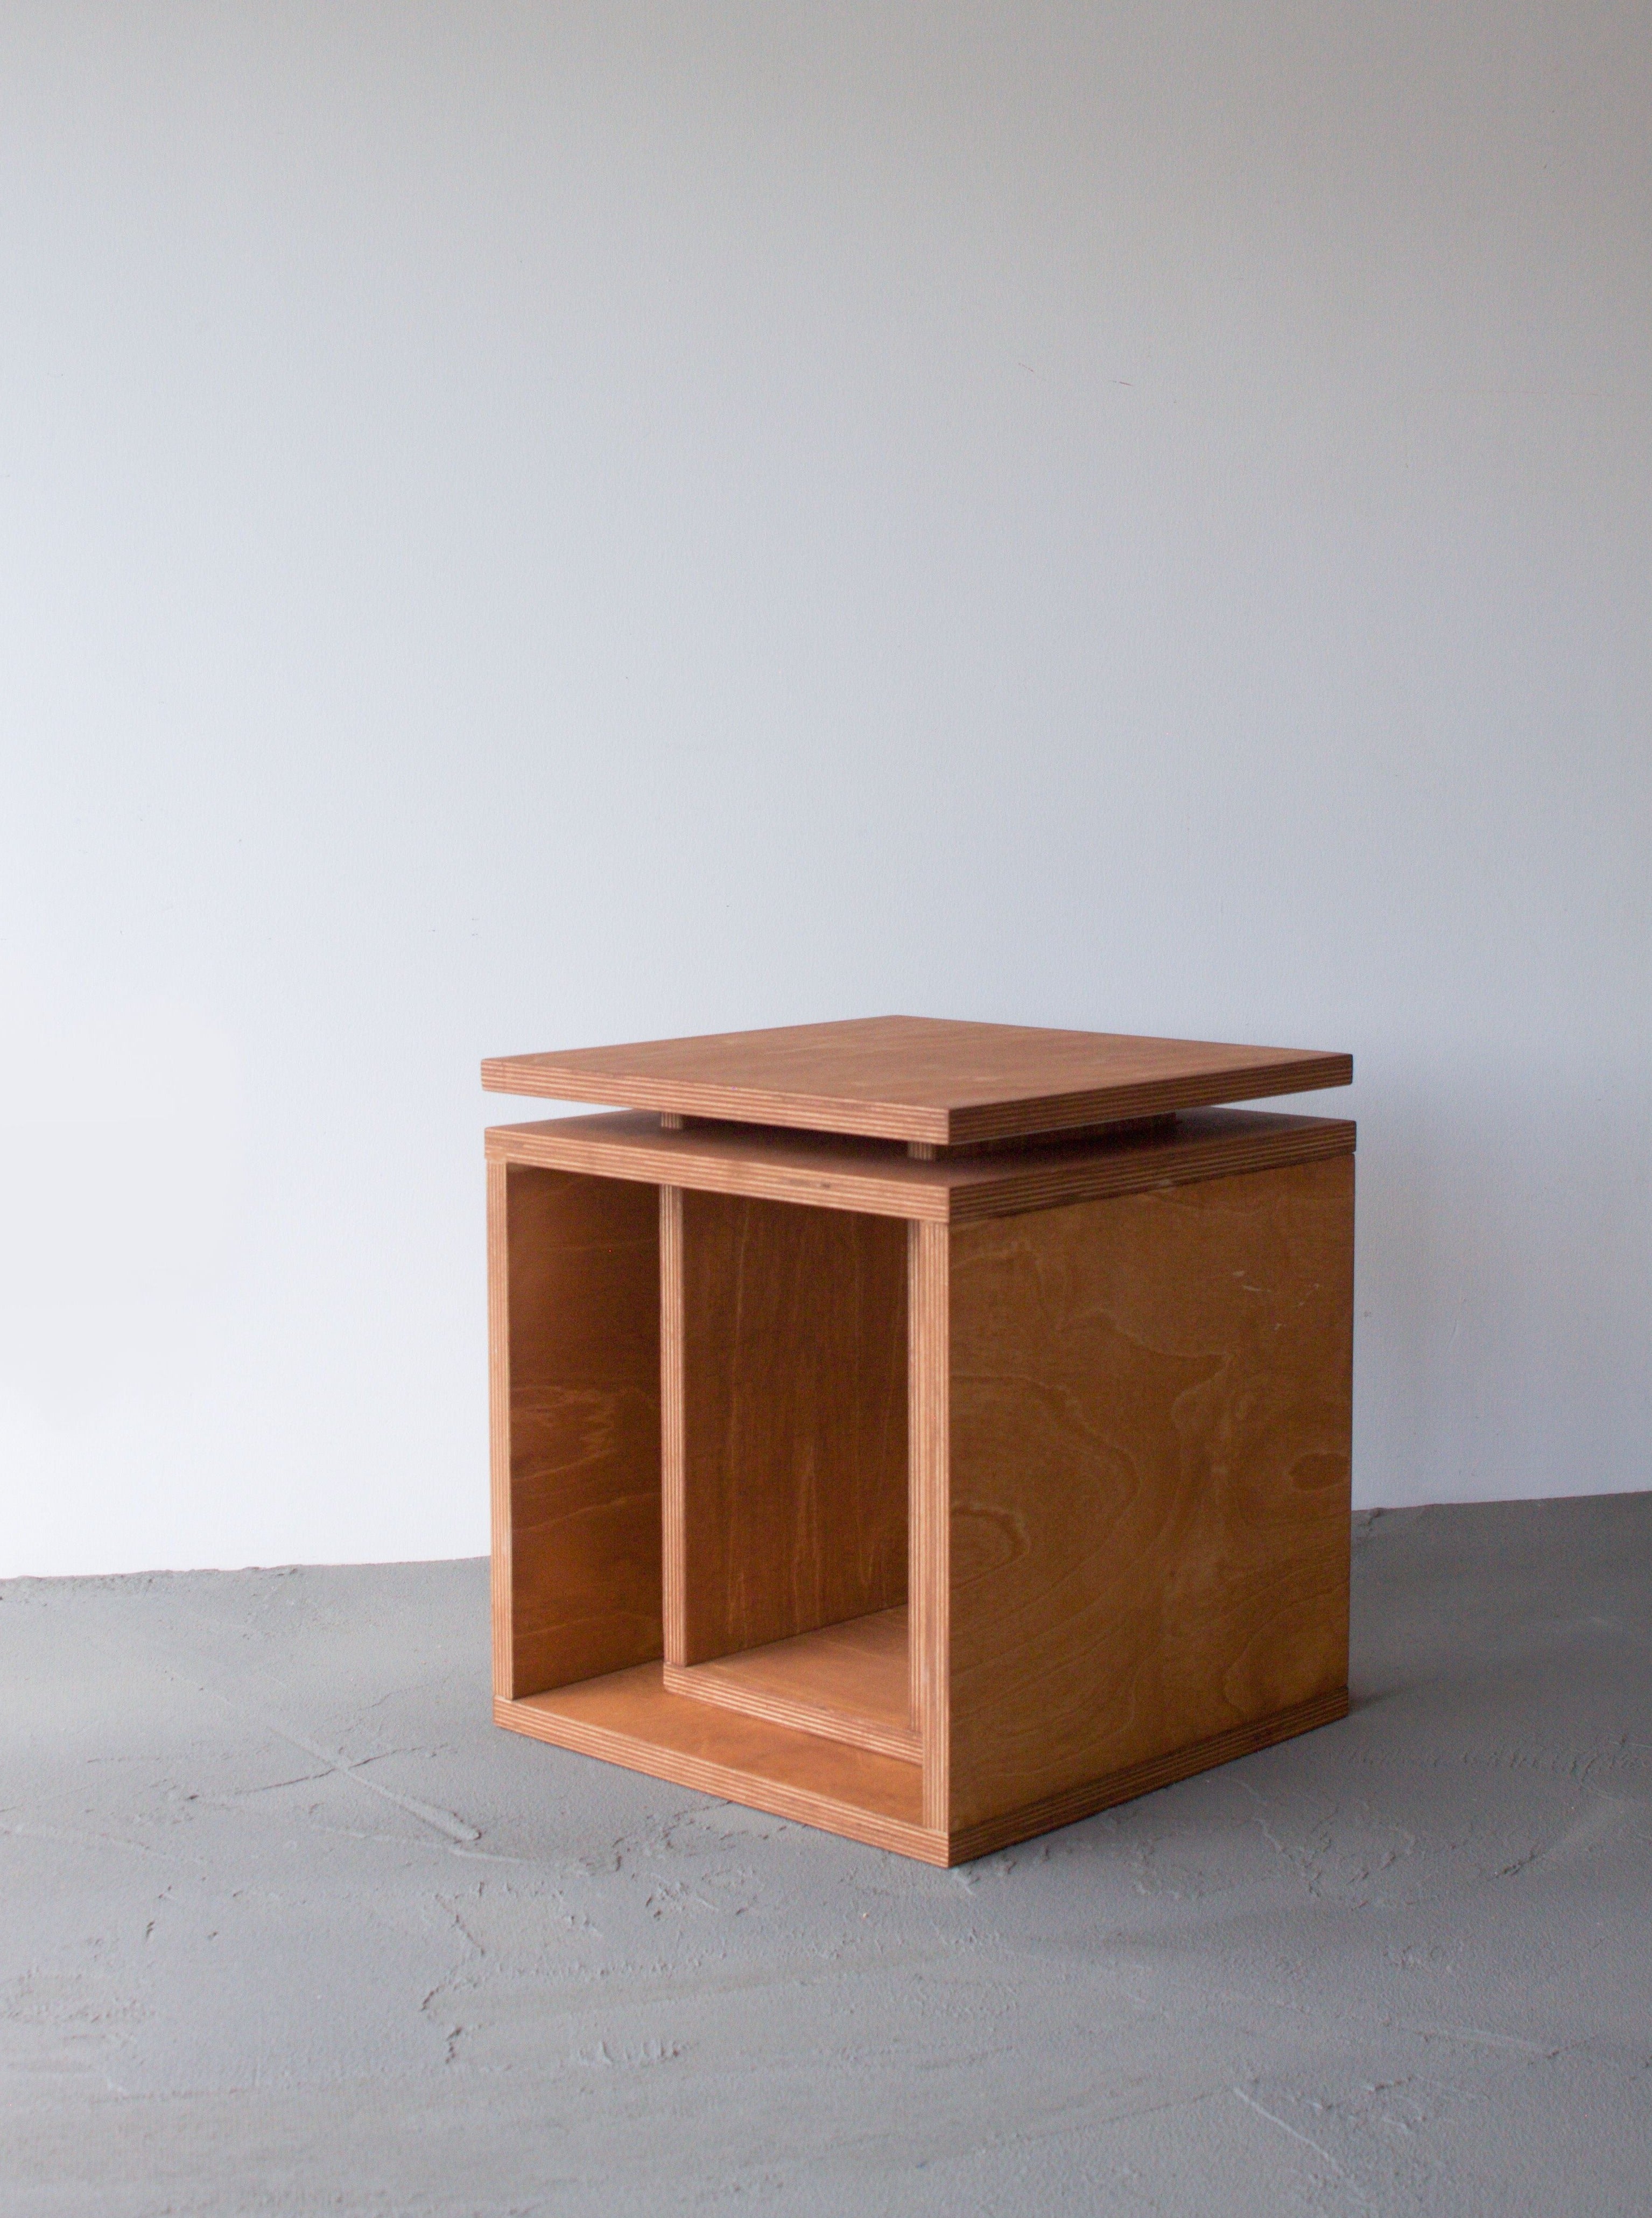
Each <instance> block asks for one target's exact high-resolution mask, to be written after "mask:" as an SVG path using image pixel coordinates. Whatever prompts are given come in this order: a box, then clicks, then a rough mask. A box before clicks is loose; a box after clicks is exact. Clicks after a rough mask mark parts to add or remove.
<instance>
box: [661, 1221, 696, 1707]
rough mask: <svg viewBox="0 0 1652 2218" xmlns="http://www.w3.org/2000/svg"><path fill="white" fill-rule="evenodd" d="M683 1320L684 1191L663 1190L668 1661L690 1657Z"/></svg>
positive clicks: (664, 1571)
mask: <svg viewBox="0 0 1652 2218" xmlns="http://www.w3.org/2000/svg"><path fill="white" fill-rule="evenodd" d="M683 1368H684V1315H683V1189H682V1187H681V1186H661V1187H660V1189H659V1506H660V1518H661V1532H660V1545H661V1564H660V1577H661V1595H660V1605H661V1615H662V1619H663V1622H664V1630H665V1661H666V1663H687V1662H688V1660H689V1657H688V1584H687V1582H688V1493H687V1488H688V1473H687V1437H688V1436H687V1426H686V1422H685V1402H684V1376H683Z"/></svg>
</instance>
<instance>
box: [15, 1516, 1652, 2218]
mask: <svg viewBox="0 0 1652 2218" xmlns="http://www.w3.org/2000/svg"><path fill="white" fill-rule="evenodd" d="M1355 1610H1356V1614H1355V1670H1354V1699H1355V1710H1354V1713H1353V1715H1352V1718H1351V1719H1349V1720H1348V1721H1347V1722H1346V1724H1343V1725H1333V1726H1330V1727H1327V1729H1326V1730H1324V1731H1323V1732H1317V1733H1314V1734H1311V1735H1309V1736H1308V1737H1307V1738H1304V1739H1302V1740H1298V1741H1295V1742H1291V1743H1289V1744H1286V1745H1285V1746H1284V1747H1282V1748H1277V1749H1272V1750H1267V1751H1265V1753H1263V1754H1261V1755H1259V1756H1250V1757H1248V1758H1247V1759H1246V1760H1245V1761H1243V1762H1242V1763H1234V1764H1231V1765H1229V1766H1228V1767H1227V1768H1226V1769H1223V1770H1222V1771H1219V1772H1213V1773H1210V1774H1207V1775H1205V1776H1204V1777H1203V1778H1200V1779H1196V1780H1191V1781H1185V1783H1183V1784H1182V1785H1180V1786H1177V1787H1169V1788H1167V1789H1166V1790H1165V1791H1164V1792H1163V1793H1160V1794H1154V1795H1152V1796H1149V1797H1148V1798H1147V1799H1146V1800H1142V1801H1140V1802H1136V1803H1133V1804H1130V1805H1129V1806H1126V1807H1123V1808H1122V1809H1118V1810H1114V1811H1111V1812H1107V1813H1106V1814H1104V1816H1101V1817H1098V1818H1092V1819H1090V1820H1088V1821H1087V1822H1086V1823H1085V1824H1083V1825H1074V1826H1071V1827H1069V1828H1068V1829H1067V1831H1063V1832H1061V1833H1057V1834H1053V1835H1051V1836H1049V1837H1047V1838H1046V1839H1044V1840H1043V1841H1041V1842H1037V1843H1033V1844H1031V1845H1030V1846H1028V1847H1026V1848H1023V1849H1015V1850H1013V1851H1012V1852H1010V1853H1008V1854H1006V1855H1003V1856H993V1857H990V1858H988V1859H987V1860H986V1861H985V1862H981V1863H979V1864H976V1865H974V1866H971V1867H968V1868H964V1869H962V1870H960V1871H956V1872H950V1873H944V1872H936V1871H931V1870H927V1869H925V1868H921V1867H919V1866H918V1865H914V1864H909V1863H906V1862H901V1861H900V1860H898V1859H896V1858H894V1857H891V1856H882V1855H880V1854H879V1853H877V1852H876V1851H875V1850H873V1849H862V1848H857V1847H854V1846H851V1844H849V1843H845V1842H842V1841H837V1840H833V1839H831V1838H828V1837H826V1836H825V1835H823V1834H820V1833H816V1832H812V1831H809V1830H807V1828H805V1827H801V1826H797V1825H784V1824H782V1823H781V1822H779V1821H778V1820H777V1819H774V1818H764V1817H760V1816H758V1815H756V1814H754V1813H752V1812H747V1811H743V1810H737V1809H732V1808H730V1807H728V1806H725V1805H723V1804H721V1803H717V1802H710V1801H706V1800H702V1799H701V1798H699V1797H697V1796H695V1795H692V1794H685V1793H684V1792H682V1791H681V1790H679V1789H678V1788H676V1787H668V1786H665V1785H662V1784H660V1783H659V1782H657V1781H652V1780H647V1779H642V1778H638V1777H634V1776H633V1775H630V1774H628V1773H625V1772H621V1771H616V1770H612V1769H609V1768H607V1767H605V1766H603V1765H599V1764H597V1763H591V1762H588V1761H586V1760H585V1759H584V1758H581V1757H579V1756H565V1755H561V1754H560V1753H558V1752H555V1751H554V1750H548V1749H543V1748H540V1747H537V1746H535V1745H533V1744H529V1743H528V1742H526V1741H523V1740H520V1739H518V1738H516V1737H514V1736H512V1735H509V1734H505V1733H501V1732H496V1731H495V1730H494V1729H493V1728H492V1725H490V1724H489V1723H488V1722H487V1707H486V1699H487V1698H486V1672H487V1639H486V1578H485V1572H484V1566H483V1565H482V1564H479V1563H461V1564H424V1565H410V1566H393V1567H389V1568H381V1569H372V1570H331V1571H248V1572H239V1573H228V1574H189V1575H172V1576H158V1577H148V1578H131V1579H88V1580H67V1581H53V1582H46V1581H17V1582H14V1583H10V1584H8V1585H5V1586H3V1587H0V1685H3V1693H4V1701H3V1706H0V1707H3V1717H0V2211H3V2213H4V2214H5V2218H37V2214H39V2218H45V2215H46V2214H52V2218H57V2214H59V2213H61V2214H65V2218H68V2214H74V2218H103V2214H109V2218H161V2214H170V2213H177V2214H183V2213H189V2214H196V2213H201V2214H212V2218H225V2214H234V2213H240V2212H250V2213H251V2212H257V2213H281V2214H288V2213H306V2214H307V2213H312V2212H315V2213H321V2212H328V2213H337V2212H342V2213H373V2214H379V2213H396V2214H400V2213H416V2212H442V2213H453V2214H467V2215H468V2214H474V2218H505V2215H506V2214H526V2213H530V2212H546V2213H558V2214H560V2213H567V2214H572V2215H573V2218H580V2215H581V2214H585V2213H590V2214H592V2215H593V2218H595V2214H597V2213H602V2214H603V2218H614V2214H627V2213H631V2212H639V2213H643V2212H646V2213H653V2212H662V2213H663V2212H675V2211H713V2212H716V2211H724V2210H727V2211H753V2212H762V2213H783V2214H788V2218H790V2214H803V2213H808V2214H815V2213H833V2214H836V2213H857V2214H861V2213H864V2214H868V2218H878V2214H884V2213H888V2214H891V2218H894V2214H902V2218H905V2214H909V2213H925V2214H927V2213H935V2214H942V2213H945V2214H948V2218H955V2215H956V2214H968V2213H975V2212H982V2213H993V2214H1000V2213H1004V2214H1007V2213H1023V2212H1025V2213H1038V2214H1040V2218H1043V2214H1049V2213H1055V2212H1067V2211H1075V2212H1084V2211H1105V2212H1112V2211H1117V2212H1120V2213H1141V2212H1146V2211H1163V2212H1174V2213H1188V2214H1198V2218H1213V2214H1227V2213H1243V2214H1249V2213H1257V2214H1265V2218H1282V2214H1288V2213H1293V2212H1321V2213H1327V2214H1343V2213H1348V2214H1353V2213H1369V2212H1373V2211H1375V2212H1411V2211H1416V2212H1426V2213H1429V2214H1431V2218H1442V2214H1452V2213H1458V2212H1462V2213H1474V2214H1482V2213H1487V2212H1494V2213H1496V2214H1498V2218H1513V2214H1517V2213H1526V2212H1530V2213H1532V2214H1535V2215H1536V2218H1556V2214H1563V2213H1571V2212H1577V2213H1588V2214H1590V2218H1602V2215H1603V2214H1610V2213H1617V2212H1646V2211H1649V2210H1652V1800H1649V1796H1652V1495H1638V1496H1618V1497H1615V1498H1613V1497H1605V1498H1599V1499H1595V1500H1592V1501H1585V1502H1556V1503H1549V1504H1523V1505H1508V1506H1501V1507H1497V1508H1492V1509H1434V1510H1424V1511H1407V1512H1395V1513H1389V1514H1388V1515H1381V1516H1378V1517H1376V1518H1372V1519H1366V1520H1363V1521H1361V1523H1360V1527H1359V1530H1358V1538H1357V1542H1356V1548H1355Z"/></svg>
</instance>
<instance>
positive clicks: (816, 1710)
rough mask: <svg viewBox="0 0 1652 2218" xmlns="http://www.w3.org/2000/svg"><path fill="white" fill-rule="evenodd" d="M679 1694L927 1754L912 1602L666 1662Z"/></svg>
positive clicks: (880, 1746) (865, 1743) (899, 1751)
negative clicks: (915, 1683)
mask: <svg viewBox="0 0 1652 2218" xmlns="http://www.w3.org/2000/svg"><path fill="white" fill-rule="evenodd" d="M665 1685H666V1687H667V1688H668V1689H669V1690H670V1692H671V1693H672V1694H688V1695H691V1696H692V1697H693V1698H694V1699H695V1700H696V1701H702V1702H715V1703H718V1704H719V1705H721V1707H723V1708H724V1709H730V1710H740V1711H742V1712H744V1713H745V1714H746V1716H747V1717H752V1718H765V1719H768V1721H769V1722H770V1724H771V1725H790V1726H792V1727H794V1728H795V1730H796V1731H798V1732H809V1733H818V1734H820V1736H821V1737H822V1738H825V1739H826V1740H839V1741H846V1742H847V1743H848V1744H849V1745H850V1746H851V1748H865V1749H871V1750H875V1752H876V1753H877V1754H879V1755H880V1756H899V1757H900V1758H902V1759H903V1760H904V1761H906V1763H919V1761H920V1760H921V1758H922V1754H923V1749H922V1744H921V1743H920V1741H919V1736H918V1732H917V1730H916V1728H915V1726H914V1725H913V1712H912V1662H911V1640H910V1632H909V1626H908V1620H907V1612H906V1604H905V1603H904V1602H902V1603H901V1604H900V1606H899V1607H898V1608H894V1609H880V1610H874V1611H873V1612H872V1613H871V1614H869V1615H868V1616H865V1617H851V1618H846V1619H845V1620H844V1621H843V1622H842V1623H841V1624H838V1625H823V1626H820V1627H819V1628H818V1629H817V1630H816V1631H814V1632H813V1633H797V1634H795V1635H794V1636H793V1638H792V1639H789V1640H771V1641H770V1642H769V1643H768V1644H767V1645H766V1646H764V1647H762V1648H747V1649H743V1650H741V1651H739V1652H738V1653H737V1654H735V1655H733V1656H720V1657H717V1658H716V1659H715V1661H714V1662H712V1663H691V1664H687V1665H684V1664H676V1663H668V1664H666V1666H665Z"/></svg>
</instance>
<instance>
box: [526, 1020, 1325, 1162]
mask: <svg viewBox="0 0 1652 2218" xmlns="http://www.w3.org/2000/svg"><path fill="white" fill-rule="evenodd" d="M1352 1077H1353V1058H1352V1056H1347V1055H1336V1054H1329V1053H1326V1052H1324V1051H1321V1050H1317V1049H1312V1048H1280V1047H1240V1046H1234V1045H1232V1044H1227V1043H1224V1042H1221V1041H1214V1040H1177V1039H1154V1038H1137V1037H1135V1036H1134V1035H1132V1034H1130V1033H1128V1032H1056V1031H1050V1030H1046V1029H1044V1028H1043V1027H1040V1026H1036V1025H982V1024H965V1023H955V1022H953V1021H951V1020H950V1019H944V1018H937V1017H857V1018H851V1019H846V1020H845V1021H843V1022H841V1023H838V1024H825V1025H777V1026H775V1027H774V1028H773V1029H771V1030H768V1031H763V1032H710V1033H707V1034H704V1035H702V1036H701V1037H699V1038H692V1039H671V1040H640V1041H637V1042H634V1043H633V1044H630V1045H628V1046H622V1047H586V1048H572V1049H569V1050H566V1051H564V1052H560V1053H550V1054H541V1055H515V1056H492V1057H491V1058H490V1059H489V1060H488V1061H487V1062H486V1063H483V1065H482V1083H483V1085H484V1086H485V1087H488V1088H489V1089H490V1090H491V1091H492V1092H493V1093H496V1094H535V1095H544V1096H548V1097H549V1098H550V1099H552V1100H560V1101H600V1102H609V1103H614V1104H616V1105H618V1106H621V1107H623V1108H628V1109H652V1110H657V1111H659V1112H661V1113H662V1114H664V1115H668V1116H687V1117H711V1118H730V1119H733V1120H735V1121H737V1122H739V1123H744V1124H778V1125H784V1126H788V1127H789V1128H791V1129H793V1130H796V1131H814V1132H850V1133H857V1134H860V1135H862V1136H863V1137H867V1138H873V1139H889V1140H908V1141H912V1140H916V1141H919V1142H927V1143H930V1144H931V1145H933V1146H939V1147H957V1146H960V1145H962V1144H965V1143H968V1142H972V1141H981V1140H997V1139H1006V1138H1012V1137H1028V1136H1031V1135H1034V1134H1036V1133H1040V1132H1059V1131H1072V1130H1073V1129H1075V1128H1077V1127H1080V1126H1084V1125H1094V1124H1110V1123H1115V1122H1118V1121H1121V1120H1123V1119H1124V1118H1136V1117H1154V1116H1160V1115H1163V1114H1165V1113H1166V1112H1172V1111H1174V1110H1178V1109H1194V1108H1205V1107H1210V1106H1213V1105H1215V1104H1217V1103H1222V1102H1233V1101H1255V1100H1261V1099H1263V1098H1264V1097H1265V1096H1266V1095H1269V1094H1305V1093H1308V1092H1309V1091H1312V1090H1315V1089H1316V1088H1318V1087H1326V1086H1346V1085H1347V1084H1348V1083H1349V1081H1351V1080H1352Z"/></svg>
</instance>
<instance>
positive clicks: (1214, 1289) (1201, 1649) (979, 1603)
mask: <svg viewBox="0 0 1652 2218" xmlns="http://www.w3.org/2000/svg"><path fill="white" fill-rule="evenodd" d="M949 1237H950V1274H951V1283H950V1328H951V1347H950V1382H951V1408H950V1428H951V1441H950V1447H951V1481H950V1518H949V1533H950V1567H949V1580H948V1589H949V1594H950V1659H949V1661H950V1669H949V1674H948V1680H949V1694H950V1719H949V1721H948V1723H949V1747H950V1782H949V1784H950V1799H949V1814H948V1829H949V1831H950V1832H952V1833H954V1834H957V1835H961V1836H962V1837H966V1838H973V1837H981V1838H983V1839H985V1838H987V1837H989V1836H990V1828H991V1825H992V1822H993V1820H994V1819H996V1818H999V1817H1002V1816H1005V1815H1006V1814H1007V1813H1010V1812H1015V1811H1018V1810H1024V1809H1025V1808H1026V1807H1027V1806H1046V1805H1047V1806H1052V1807H1053V1806H1059V1805H1060V1803H1061V1797H1062V1796H1063V1795H1070V1794H1073V1793H1075V1792H1076V1791H1078V1790H1080V1789H1083V1788H1085V1787H1086V1785H1087V1784H1093V1783H1094V1782H1097V1781H1104V1780H1106V1779H1108V1778H1111V1777H1115V1776H1117V1775H1122V1774H1128V1773H1131V1772H1132V1771H1133V1770H1135V1769H1136V1768H1138V1767H1140V1766H1142V1765H1143V1764H1151V1763H1155V1762H1158V1761H1160V1759H1163V1758H1166V1757H1167V1756H1172V1755H1173V1754H1174V1752H1175V1751H1177V1750H1185V1749H1189V1748H1191V1747H1194V1746H1195V1745H1197V1744H1202V1743H1206V1742H1210V1741H1212V1740H1215V1739H1219V1738H1221V1737H1222V1736H1223V1735H1225V1734H1230V1733H1233V1732H1237V1731H1241V1730H1242V1729H1245V1728H1248V1727H1252V1726H1254V1725H1259V1723H1260V1722H1261V1721H1263V1720H1265V1719H1269V1718H1275V1717H1278V1716H1279V1715H1281V1714H1284V1713H1293V1712H1296V1711H1299V1710H1300V1709H1301V1708H1302V1705H1304V1704H1309V1705H1311V1704H1314V1703H1315V1702H1320V1703H1324V1702H1334V1701H1336V1700H1339V1699H1340V1698H1341V1696H1342V1694H1343V1692H1344V1690H1345V1689H1346V1681H1347V1638H1348V1617H1347V1595H1348V1525H1349V1441H1350V1424H1351V1385H1352V1381H1351V1356H1352V1262H1353V1163H1352V1157H1342V1158H1340V1159H1334V1160H1329V1161H1324V1162H1307V1163H1299V1164H1296V1165H1292V1166H1290V1167H1288V1168H1281V1169H1275V1170H1269V1171H1264V1172H1255V1173H1248V1174H1241V1175H1239V1176H1234V1177H1228V1178H1222V1179H1216V1180H1204V1181H1201V1182H1199V1183H1196V1184H1193V1185H1189V1186H1177V1187H1173V1188H1170V1189H1166V1190H1162V1191H1158V1192H1154V1193H1142V1194H1135V1195H1121V1196H1117V1197H1113V1198H1110V1199H1106V1200H1103V1201H1093V1202H1084V1203H1080V1204H1078V1205H1073V1206H1069V1207H1067V1208H1062V1209H1056V1210H1046V1211H1036V1212H1034V1213H1032V1214H1030V1215H1027V1216H1024V1217H1013V1218H1001V1219H995V1220H992V1221H989V1222H986V1223H982V1224H973V1225H968V1226H963V1227H961V1228H957V1229H955V1230H953V1231H952V1232H951V1233H950V1236H949ZM914 1602H916V1590H915V1592H914ZM982 1828H987V1831H985V1832H983V1831H981V1829H982Z"/></svg>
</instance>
